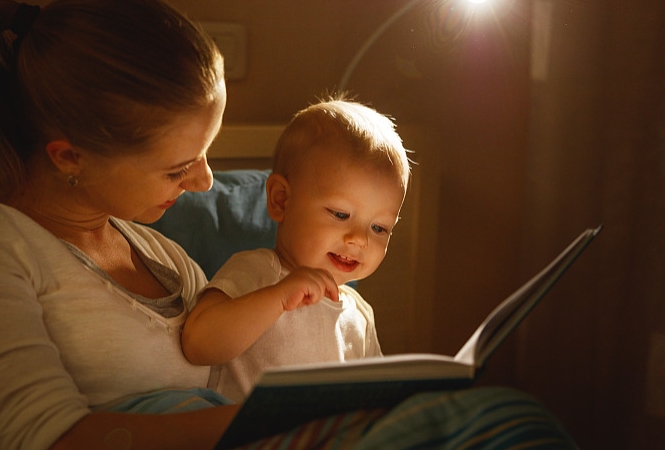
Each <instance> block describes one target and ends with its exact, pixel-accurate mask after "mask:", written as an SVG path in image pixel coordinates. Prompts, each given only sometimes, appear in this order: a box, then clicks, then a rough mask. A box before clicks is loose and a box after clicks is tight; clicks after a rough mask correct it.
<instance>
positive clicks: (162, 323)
mask: <svg viewBox="0 0 665 450" xmlns="http://www.w3.org/2000/svg"><path fill="white" fill-rule="evenodd" d="M0 20H1V21H2V30H5V31H4V33H3V38H4V39H3V42H2V44H1V45H0V47H1V50H2V54H1V57H2V64H1V67H0V115H1V118H2V121H1V122H0V123H1V127H2V129H1V132H0V230H1V231H2V232H1V233H0V448H2V449H18V448H27V449H31V450H39V449H46V448H53V449H59V448H74V449H76V448H84V449H94V448H104V449H109V448H111V449H126V448H139V449H152V448H155V449H167V448H174V449H182V448H212V447H213V446H214V444H215V442H217V440H218V439H219V438H220V436H221V435H222V433H223V431H224V430H225V428H226V427H227V426H228V424H229V422H230V421H231V419H232V418H233V416H234V414H235V413H236V411H237V406H235V405H224V403H225V400H224V398H223V397H221V396H220V395H218V394H216V393H215V392H213V391H211V390H208V389H206V388H205V387H206V384H207V381H208V376H209V372H210V369H209V367H197V366H193V365H191V364H189V363H188V362H187V361H186V360H185V358H184V356H183V354H182V349H181V345H180V330H181V327H182V323H183V322H184V319H185V316H186V315H187V312H188V311H189V310H190V309H191V308H192V306H193V303H194V297H195V293H196V292H197V291H198V290H199V289H200V288H202V287H203V286H204V285H205V283H206V279H205V276H204V274H203V272H202V271H201V269H200V268H199V267H198V266H197V265H196V263H194V262H193V261H192V260H191V259H189V257H188V256H187V255H186V254H185V253H184V251H183V250H182V249H181V248H180V247H179V246H177V245H176V244H175V243H173V242H172V241H170V240H168V239H166V238H165V237H163V236H161V235H160V234H158V233H157V232H155V231H152V230H149V229H147V228H145V227H142V226H140V225H137V224H136V223H135V221H138V222H152V221H155V220H157V219H158V218H159V217H160V216H161V215H162V214H163V213H164V211H165V210H166V209H167V208H168V207H169V206H171V205H172V204H173V203H174V202H175V201H176V199H177V198H178V196H179V195H180V194H181V193H182V192H184V191H205V190H207V189H209V187H210V186H211V182H212V178H211V172H210V168H209V167H208V165H207V161H206V150H207V148H208V146H209V145H210V142H211V141H212V139H213V138H214V137H215V135H216V134H217V132H218V130H219V128H220V124H221V120H222V114H223V111H224V107H225V102H226V91H225V85H224V80H223V63H222V57H221V55H220V54H219V52H218V50H217V49H216V47H215V45H214V44H213V43H212V42H211V40H210V39H208V38H206V37H205V36H204V35H203V34H202V33H201V32H200V31H199V30H198V29H197V28H196V27H195V26H194V25H193V24H192V23H190V22H189V21H188V20H187V19H185V18H184V17H183V16H182V15H180V14H179V13H177V12H176V11H174V10H173V9H172V8H170V7H168V6H166V5H165V4H163V3H162V2H161V1H160V0H59V1H55V2H54V3H52V4H49V5H48V6H46V7H45V8H43V9H42V10H40V9H39V8H37V7H31V6H27V5H23V4H21V5H19V4H17V3H15V2H11V1H6V0H0ZM166 391H168V392H170V393H173V395H169V396H168V397H167V398H168V399H169V400H173V401H172V403H175V402H177V399H178V398H179V397H178V393H181V394H182V395H183V396H184V397H185V398H187V399H188V400H192V399H193V400H196V401H195V402H194V403H192V402H185V404H186V405H189V409H192V410H193V411H188V412H180V413H172V414H127V413H124V412H109V411H133V412H144V411H152V412H167V411H169V412H171V411H173V408H171V406H172V405H167V406H165V407H162V405H161V403H150V402H151V401H152V397H151V396H152V395H153V394H155V395H156V396H157V397H159V394H160V393H164V392H166ZM433 395H435V396H437V398H443V397H442V396H439V395H437V394H433ZM471 395H472V397H473V398H475V399H476V400H477V399H478V398H477V396H475V395H473V394H471ZM508 397H509V398H511V399H514V398H515V397H514V395H512V394H510V393H509V394H508ZM143 400H145V401H146V402H147V403H143V404H142V403H141V401H143ZM416 400H417V399H416ZM424 400H426V401H423V399H422V398H421V399H420V401H421V402H422V404H423V405H425V406H424V408H425V409H426V410H427V411H428V414H427V417H429V419H428V420H429V424H430V430H431V432H432V433H431V434H432V442H434V441H437V442H443V440H446V441H449V439H448V437H446V438H445V439H444V438H443V436H445V435H446V433H448V434H450V432H451V430H450V427H449V423H450V420H449V419H450V417H451V415H454V416H455V417H456V418H457V419H458V421H459V422H460V423H462V424H463V426H467V425H469V424H473V423H477V421H476V419H475V416H473V415H471V416H469V417H465V416H464V417H463V416H462V415H460V414H457V411H456V410H455V409H454V408H453V409H452V410H447V409H445V408H442V407H440V406H435V408H436V410H435V411H434V410H432V406H427V405H430V404H431V402H429V399H424ZM137 402H138V403H137ZM528 402H529V400H527V403H528ZM479 403H481V404H483V405H484V407H485V408H487V407H488V406H491V405H490V403H489V402H488V401H487V397H484V399H482V400H481V401H479ZM145 404H148V405H149V407H146V408H143V406H145ZM402 406H403V408H401V409H400V408H396V409H395V410H393V411H391V412H390V413H388V415H386V416H383V414H384V413H383V412H374V413H367V414H365V413H362V412H359V413H357V414H349V415H348V418H349V419H350V420H348V421H346V423H349V424H350V425H349V426H353V425H354V424H355V426H356V428H355V429H356V430H360V431H359V432H358V434H356V435H353V434H352V433H345V434H344V433H332V434H331V435H329V437H330V439H333V440H334V439H338V438H339V437H340V436H353V439H356V438H357V439H358V440H359V439H360V438H359V436H360V435H368V436H369V439H365V438H364V437H363V440H362V442H360V443H359V445H360V447H362V445H366V446H372V445H374V444H373V442H374V443H376V439H381V438H383V439H386V438H387V439H390V441H389V442H396V440H395V439H394V438H393V436H398V437H401V438H402V441H403V442H406V444H405V445H404V447H408V446H409V445H411V444H412V443H413V441H410V440H409V438H410V435H415V434H414V433H413V432H412V431H410V430H412V429H414V427H411V426H408V427H406V429H403V428H400V427H394V426H392V425H391V424H392V423H398V424H408V423H410V422H409V421H408V419H409V417H411V418H414V417H415V416H413V414H411V413H407V414H406V418H402V416H398V417H400V420H398V421H395V420H393V421H391V420H384V419H390V418H391V415H392V417H393V418H395V414H398V415H400V414H403V413H404V411H411V410H412V408H410V406H409V405H402ZM184 409H187V408H186V407H185V408H184ZM431 412H435V414H429V413H431ZM381 416H383V418H382V419H381V420H379V422H377V423H376V424H375V425H374V426H372V427H369V426H367V425H369V424H370V423H372V422H373V421H375V420H377V419H379V418H380V417H381ZM351 419H352V420H351ZM418 423H421V422H418ZM443 425H445V426H443ZM317 426H318V425H317V424H312V428H316V427H317ZM307 427H308V425H306V426H305V428H307ZM504 428H505V427H504ZM507 428H508V429H511V430H512V429H514V427H510V426H509V427H507ZM554 428H555V431H554V434H555V435H557V436H559V437H561V436H563V439H564V440H567V437H566V435H565V433H564V432H562V431H560V430H559V429H558V428H557V427H554ZM368 430H369V431H368ZM374 431H376V432H375V433H374V435H373V437H372V436H371V432H374ZM299 432H301V430H296V431H294V433H299ZM305 432H306V430H305ZM391 433H392V434H391ZM418 434H419V437H420V436H421V435H422V436H425V433H421V432H420V431H419V433H418ZM312 435H314V436H315V437H316V439H319V440H321V439H327V437H326V436H325V435H324V434H322V433H319V432H317V433H313V434H312ZM278 439H279V438H278ZM285 439H288V437H286V438H285ZM347 439H348V438H347ZM372 439H374V440H372ZM346 442H347V443H348V440H347V441H346ZM363 443H364V444H363ZM421 444H422V442H421ZM414 445H415V444H414ZM304 446H305V447H303V448H306V447H307V446H310V444H304ZM367 448H369V447H367Z"/></svg>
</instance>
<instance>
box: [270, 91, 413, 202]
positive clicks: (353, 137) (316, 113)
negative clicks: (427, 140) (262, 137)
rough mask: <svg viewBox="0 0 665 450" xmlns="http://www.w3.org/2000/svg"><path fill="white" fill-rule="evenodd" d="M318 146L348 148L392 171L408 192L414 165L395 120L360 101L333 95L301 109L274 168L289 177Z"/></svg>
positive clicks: (356, 155)
mask: <svg viewBox="0 0 665 450" xmlns="http://www.w3.org/2000/svg"><path fill="white" fill-rule="evenodd" d="M314 148H319V149H320V148H325V149H326V150H330V151H344V152H347V153H345V155H347V154H348V156H350V157H351V158H352V159H353V160H355V161H358V162H359V163H361V162H369V163H371V164H373V165H374V166H376V167H382V168H385V169H386V170H389V171H390V172H392V173H393V174H394V175H395V177H396V179H397V180H398V182H399V183H400V184H401V187H402V188H403V189H404V191H405V192H406V189H407V187H408V183H409V177H410V174H411V169H410V166H409V158H408V156H407V150H406V149H405V148H404V146H403V145H402V139H401V138H400V136H399V135H398V134H397V131H396V130H395V124H394V122H393V121H392V120H391V119H390V118H388V117H386V116H385V115H383V114H380V113H378V112H377V111H376V110H374V109H372V108H370V107H367V106H365V105H362V104H360V103H357V102H354V101H349V100H346V99H344V97H343V96H338V97H337V98H330V99H327V100H323V101H321V102H319V103H316V104H313V105H310V106H309V107H307V108H305V109H303V110H301V111H299V112H298V113H296V115H295V116H294V117H293V119H292V120H291V122H290V123H289V124H288V125H287V126H286V128H285V130H284V132H283V133H282V135H281V136H280V138H279V140H278V141H277V145H276V148H275V153H274V156H273V171H274V172H275V173H278V174H280V175H283V176H285V177H286V178H287V179H288V178H289V174H290V173H291V172H292V171H294V170H298V167H299V166H300V165H301V164H302V162H303V161H304V160H305V159H306V158H307V157H308V155H309V154H311V152H310V150H312V149H314Z"/></svg>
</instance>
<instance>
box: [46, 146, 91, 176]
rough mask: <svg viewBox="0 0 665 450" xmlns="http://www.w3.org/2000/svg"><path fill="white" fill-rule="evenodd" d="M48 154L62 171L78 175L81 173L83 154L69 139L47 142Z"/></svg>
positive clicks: (66, 173) (70, 174)
mask: <svg viewBox="0 0 665 450" xmlns="http://www.w3.org/2000/svg"><path fill="white" fill-rule="evenodd" d="M45 150H46V154H47V155H48V157H49V159H50V160H51V162H52V163H53V165H54V166H55V167H56V168H57V169H58V171H60V173H62V174H65V175H69V176H78V175H79V174H80V173H81V169H82V167H81V162H82V161H81V154H80V152H79V151H77V150H76V149H75V148H74V146H72V144H70V143H69V141H65V140H59V141H51V142H49V143H48V144H46V147H45Z"/></svg>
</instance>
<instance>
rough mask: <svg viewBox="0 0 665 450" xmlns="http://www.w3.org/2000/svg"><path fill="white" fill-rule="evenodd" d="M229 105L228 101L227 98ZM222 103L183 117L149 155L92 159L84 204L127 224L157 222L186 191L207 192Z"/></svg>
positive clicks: (82, 191)
mask: <svg viewBox="0 0 665 450" xmlns="http://www.w3.org/2000/svg"><path fill="white" fill-rule="evenodd" d="M222 100H223V97H222ZM224 106H225V102H224V101H218V102H215V103H213V104H211V105H210V106H208V107H206V108H205V109H203V110H202V111H201V112H199V113H196V114H193V115H187V116H182V117H180V118H178V119H176V121H175V122H174V124H173V126H172V127H171V128H170V129H169V130H168V132H166V133H165V134H164V135H163V136H162V137H161V138H160V139H159V140H158V141H157V142H156V143H155V144H154V145H152V146H151V147H150V148H149V149H148V150H147V151H144V152H141V153H138V154H129V155H123V156H114V157H112V158H110V157H100V156H93V155H89V157H90V161H91V164H88V165H87V166H86V167H85V168H84V169H83V171H82V172H81V175H80V177H79V178H80V183H79V186H78V187H77V188H76V191H77V193H76V195H79V196H81V198H79V201H82V202H84V203H85V204H86V205H87V207H88V208H92V209H96V210H98V211H99V212H101V213H105V214H108V215H111V216H114V217H117V218H120V219H124V220H135V221H138V222H143V223H152V222H154V221H156V220H158V219H159V218H160V217H161V216H162V215H163V214H164V212H165V211H166V210H167V209H168V208H169V207H170V206H172V205H173V204H174V203H175V201H176V199H177V198H178V196H179V195H180V194H182V193H183V192H185V191H207V190H208V189H210V187H211V186H212V172H211V170H210V167H209V166H208V162H207V159H206V153H207V151H208V148H209V147H210V144H211V143H212V141H213V139H214V138H215V136H216V135H217V133H218V131H219V129H220V127H221V123H222V114H223V112H224Z"/></svg>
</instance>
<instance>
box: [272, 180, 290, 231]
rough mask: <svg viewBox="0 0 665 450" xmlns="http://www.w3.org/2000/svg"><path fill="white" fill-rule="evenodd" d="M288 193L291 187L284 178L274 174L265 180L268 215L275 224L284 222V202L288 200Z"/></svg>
mask: <svg viewBox="0 0 665 450" xmlns="http://www.w3.org/2000/svg"><path fill="white" fill-rule="evenodd" d="M290 192H291V186H290V185H289V182H288V181H287V179H286V178H284V177H283V176H282V175H278V174H275V173H271V174H270V176H269V177H268V180H266V195H267V197H268V198H267V204H268V214H269V215H270V218H271V219H272V220H274V221H275V222H277V223H281V222H282V221H283V220H284V211H285V210H286V201H287V200H288V198H289V194H290Z"/></svg>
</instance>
